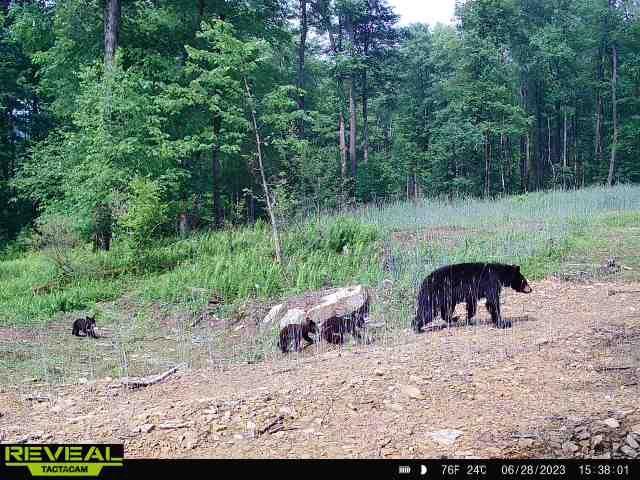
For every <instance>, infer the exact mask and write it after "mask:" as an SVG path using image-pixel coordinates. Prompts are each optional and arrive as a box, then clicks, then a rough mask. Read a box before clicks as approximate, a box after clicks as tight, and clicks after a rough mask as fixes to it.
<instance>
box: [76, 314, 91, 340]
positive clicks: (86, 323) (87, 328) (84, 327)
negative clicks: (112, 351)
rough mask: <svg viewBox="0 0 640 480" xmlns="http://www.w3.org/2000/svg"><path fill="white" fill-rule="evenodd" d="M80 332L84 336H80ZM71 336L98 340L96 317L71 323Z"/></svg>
mask: <svg viewBox="0 0 640 480" xmlns="http://www.w3.org/2000/svg"><path fill="white" fill-rule="evenodd" d="M80 332H82V333H84V335H80ZM71 333H72V334H73V335H75V336H76V337H83V336H84V337H92V338H98V335H96V317H95V315H94V316H93V317H89V316H87V317H85V318H79V319H77V320H76V321H75V322H73V330H72V331H71Z"/></svg>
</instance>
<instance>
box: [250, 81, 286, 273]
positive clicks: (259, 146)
mask: <svg viewBox="0 0 640 480" xmlns="http://www.w3.org/2000/svg"><path fill="white" fill-rule="evenodd" d="M244 87H245V89H246V91H247V97H248V98H249V102H250V105H251V120H252V123H253V132H254V133H255V136H256V150H257V154H258V166H259V168H260V177H261V180H262V189H263V191H264V197H265V201H266V203H267V212H268V213H269V219H270V220H271V234H272V236H273V244H274V247H275V249H276V260H277V262H278V263H279V264H280V265H282V248H281V247H280V236H279V235H278V225H277V223H276V216H275V213H274V211H273V203H272V201H271V193H270V192H269V185H268V184H267V176H266V174H265V171H264V163H263V161H262V140H261V139H260V129H259V128H258V121H257V119H256V110H255V107H254V103H253V96H252V95H251V89H250V88H249V82H247V79H246V78H244Z"/></svg>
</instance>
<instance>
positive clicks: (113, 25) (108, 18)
mask: <svg viewBox="0 0 640 480" xmlns="http://www.w3.org/2000/svg"><path fill="white" fill-rule="evenodd" d="M119 34H120V0H107V3H106V4H105V7H104V63H105V65H106V66H107V67H111V66H112V65H113V59H114V58H115V55H116V49H117V48H118V38H119Z"/></svg>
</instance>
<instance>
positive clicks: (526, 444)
mask: <svg viewBox="0 0 640 480" xmlns="http://www.w3.org/2000/svg"><path fill="white" fill-rule="evenodd" d="M533 443H534V442H533V438H521V439H520V440H518V445H519V446H520V447H521V448H531V447H533Z"/></svg>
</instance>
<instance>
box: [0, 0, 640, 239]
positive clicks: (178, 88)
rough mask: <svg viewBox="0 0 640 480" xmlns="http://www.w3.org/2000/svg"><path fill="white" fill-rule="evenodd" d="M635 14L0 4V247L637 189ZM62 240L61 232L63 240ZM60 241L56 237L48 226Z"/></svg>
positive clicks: (481, 7)
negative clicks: (425, 20)
mask: <svg viewBox="0 0 640 480" xmlns="http://www.w3.org/2000/svg"><path fill="white" fill-rule="evenodd" d="M639 18H640V2H638V1H637V0H467V1H460V2H458V3H457V7H456V21H455V23H454V24H453V25H437V26H435V27H431V26H428V25H424V24H414V25H410V26H401V25H399V23H398V21H399V18H398V16H397V15H396V14H395V12H394V11H393V8H392V7H391V6H390V5H389V3H388V2H387V1H386V0H227V1H223V0H193V1H183V0H167V1H162V2H157V1H151V0H63V1H51V0H39V1H38V0H22V1H8V0H1V1H0V246H1V245H2V244H3V243H6V242H9V241H11V240H13V239H15V238H16V237H17V236H18V235H19V234H20V232H21V231H23V230H24V229H25V227H28V226H32V225H35V228H36V229H37V228H39V227H42V225H46V224H51V223H52V222H53V223H56V222H57V224H58V225H60V224H63V225H65V226H66V227H68V228H70V229H73V230H74V231H76V232H79V234H80V235H82V236H84V238H85V239H87V240H88V239H93V241H94V245H95V246H96V248H100V249H108V248H109V244H110V241H111V237H112V234H113V232H114V231H118V229H120V230H121V231H123V232H126V233H127V238H129V239H130V240H131V241H132V242H133V243H134V244H135V245H136V246H137V247H142V246H143V245H144V243H145V242H147V241H148V240H149V239H150V238H153V237H157V236H163V235H176V234H181V235H186V234H188V233H189V232H190V231H193V230H196V229H202V228H223V227H225V226H228V225H235V224H243V223H246V222H251V221H254V220H255V219H256V218H259V217H263V216H265V217H266V216H267V213H269V215H270V220H271V222H272V223H274V224H275V223H277V222H278V221H279V219H286V218H288V217H290V215H292V213H293V212H296V211H300V210H304V209H311V208H314V209H319V208H332V207H336V206H341V205H352V204H355V203H363V202H370V201H375V200H378V199H388V198H401V199H412V198H415V197H422V196H431V195H434V196H435V195H451V196H458V195H472V196H478V197H490V196H494V195H501V194H515V193H525V192H529V191H534V190H541V189H547V188H579V187H582V186H586V185H591V184H609V185H611V184H614V183H622V182H638V181H640V163H639V162H638V160H637V159H638V156H639V154H640V135H639V132H640V109H639V106H640V21H639ZM66 227H65V228H66ZM60 228H62V227H60Z"/></svg>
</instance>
